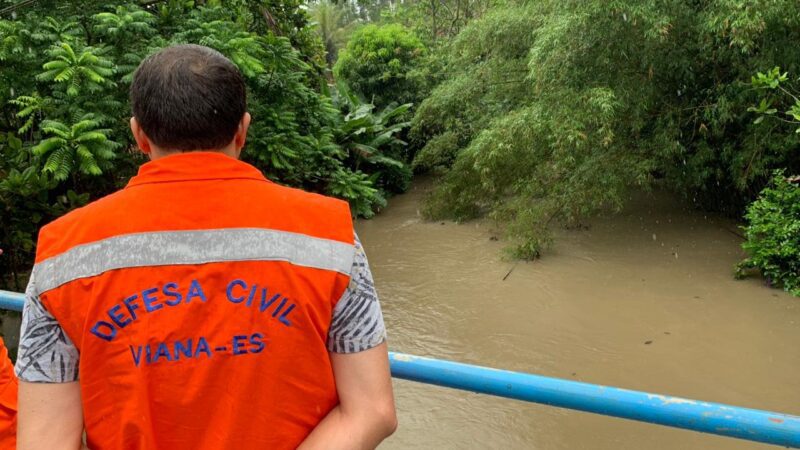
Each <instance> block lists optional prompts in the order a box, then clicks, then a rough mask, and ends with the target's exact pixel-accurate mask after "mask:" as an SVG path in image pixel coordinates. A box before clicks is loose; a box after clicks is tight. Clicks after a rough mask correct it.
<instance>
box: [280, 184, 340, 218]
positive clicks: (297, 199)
mask: <svg viewBox="0 0 800 450" xmlns="http://www.w3.org/2000/svg"><path fill="white" fill-rule="evenodd" d="M270 186H271V188H272V189H274V191H273V194H272V197H273V198H274V199H279V200H281V201H283V202H284V203H285V204H286V206H287V208H291V209H292V210H294V211H297V212H301V213H304V214H306V215H327V216H330V215H331V214H335V215H339V216H343V217H347V218H350V217H351V213H350V204H349V203H347V201H345V200H341V199H338V198H335V197H329V196H327V195H322V194H317V193H314V192H309V191H305V190H303V189H299V188H294V187H289V186H284V185H281V184H277V183H270Z"/></svg>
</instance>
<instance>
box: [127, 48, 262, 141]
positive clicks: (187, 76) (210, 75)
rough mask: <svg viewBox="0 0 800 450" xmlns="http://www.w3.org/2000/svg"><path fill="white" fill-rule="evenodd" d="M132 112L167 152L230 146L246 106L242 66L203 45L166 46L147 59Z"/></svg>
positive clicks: (134, 88) (135, 82)
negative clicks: (239, 66) (240, 70)
mask: <svg viewBox="0 0 800 450" xmlns="http://www.w3.org/2000/svg"><path fill="white" fill-rule="evenodd" d="M130 96H131V107H132V109H133V116H134V117H135V118H136V121H137V122H138V123H139V126H141V128H142V130H144V132H145V134H147V137H148V138H149V139H150V141H151V142H152V143H154V144H155V145H158V146H159V147H161V148H162V149H164V150H169V151H173V150H179V151H180V150H215V149H220V148H223V147H225V146H226V145H228V144H229V143H230V142H231V140H232V139H233V137H234V135H235V134H236V131H237V127H238V125H239V122H240V120H241V119H242V115H243V114H244V113H245V111H246V109H247V96H246V91H245V85H244V80H243V78H242V75H241V73H240V72H239V69H238V68H237V67H236V66H235V65H234V64H233V63H232V62H231V61H230V60H228V59H227V58H225V57H224V56H223V55H222V54H221V53H219V52H217V51H216V50H212V49H210V48H208V47H203V46H200V45H176V46H172V47H167V48H165V49H163V50H161V51H159V52H158V53H156V54H154V55H152V56H150V57H148V58H147V59H145V60H144V61H143V62H142V64H141V65H139V68H138V69H136V73H135V74H134V76H133V83H132V84H131V90H130Z"/></svg>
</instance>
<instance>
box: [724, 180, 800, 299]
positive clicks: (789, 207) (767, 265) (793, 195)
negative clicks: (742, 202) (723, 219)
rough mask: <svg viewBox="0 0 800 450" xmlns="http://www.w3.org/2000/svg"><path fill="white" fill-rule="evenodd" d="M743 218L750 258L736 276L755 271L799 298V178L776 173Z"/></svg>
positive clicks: (741, 265) (739, 268)
mask: <svg viewBox="0 0 800 450" xmlns="http://www.w3.org/2000/svg"><path fill="white" fill-rule="evenodd" d="M745 217H746V219H747V227H745V232H746V234H747V242H745V243H744V248H745V250H747V253H749V254H750V257H749V258H748V259H746V260H745V261H743V262H742V263H741V264H739V267H738V273H737V274H738V275H739V276H743V275H744V273H745V271H746V270H747V269H752V268H757V269H759V270H760V271H761V274H762V275H764V277H766V278H767V280H768V281H769V282H770V283H771V284H774V285H777V286H779V287H782V288H783V289H785V290H786V291H788V292H791V293H792V294H794V295H797V296H800V258H798V255H800V178H798V177H794V178H792V179H789V178H787V177H786V176H784V174H783V171H777V172H776V173H775V176H774V177H773V178H772V181H771V182H770V184H769V185H768V186H767V187H766V188H764V190H763V191H762V192H761V195H759V197H758V199H757V200H756V201H755V202H753V203H752V204H750V206H748V207H747V214H746V216H745Z"/></svg>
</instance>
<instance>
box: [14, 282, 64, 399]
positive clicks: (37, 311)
mask: <svg viewBox="0 0 800 450" xmlns="http://www.w3.org/2000/svg"><path fill="white" fill-rule="evenodd" d="M34 278H35V277H34V276H31V279H30V282H29V283H28V289H27V290H26V292H25V306H24V308H23V310H22V329H21V330H20V339H19V351H18V353H17V363H16V365H15V366H14V369H15V371H16V374H17V377H19V379H20V380H22V381H27V382H29V383H69V382H72V381H78V363H79V354H78V349H77V348H76V347H75V344H73V343H72V341H71V340H70V339H69V336H67V334H66V333H64V330H63V329H62V328H61V325H59V323H58V321H57V320H56V318H55V317H53V315H52V314H50V312H49V311H47V309H46V308H45V307H44V305H43V304H42V302H41V300H40V299H39V295H38V294H37V293H36V292H37V291H36V282H35V281H34Z"/></svg>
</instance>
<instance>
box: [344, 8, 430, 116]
mask: <svg viewBox="0 0 800 450" xmlns="http://www.w3.org/2000/svg"><path fill="white" fill-rule="evenodd" d="M425 53H426V48H425V46H424V45H423V44H422V41H420V39H419V38H418V37H417V36H416V35H414V33H412V32H411V31H409V30H408V29H406V28H405V27H403V26H402V25H397V24H391V25H384V26H377V25H365V26H363V27H361V28H359V29H358V30H356V31H355V32H354V33H353V35H352V36H350V40H349V41H348V43H347V47H346V48H345V49H344V50H342V51H341V52H340V54H339V59H338V61H337V62H336V65H335V66H334V67H333V71H334V74H335V75H336V78H337V79H339V80H340V81H343V82H345V83H347V85H348V86H350V88H351V89H353V90H354V91H356V92H358V93H359V94H360V95H362V96H364V97H365V98H367V99H369V100H370V101H371V102H372V103H374V104H375V105H378V106H386V105H388V104H390V103H392V102H396V101H399V102H415V101H417V100H418V99H419V96H420V94H421V93H422V91H423V86H424V82H425V81H424V80H423V79H422V73H421V72H420V71H419V69H418V65H419V63H420V62H421V61H422V57H423V56H425Z"/></svg>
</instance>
